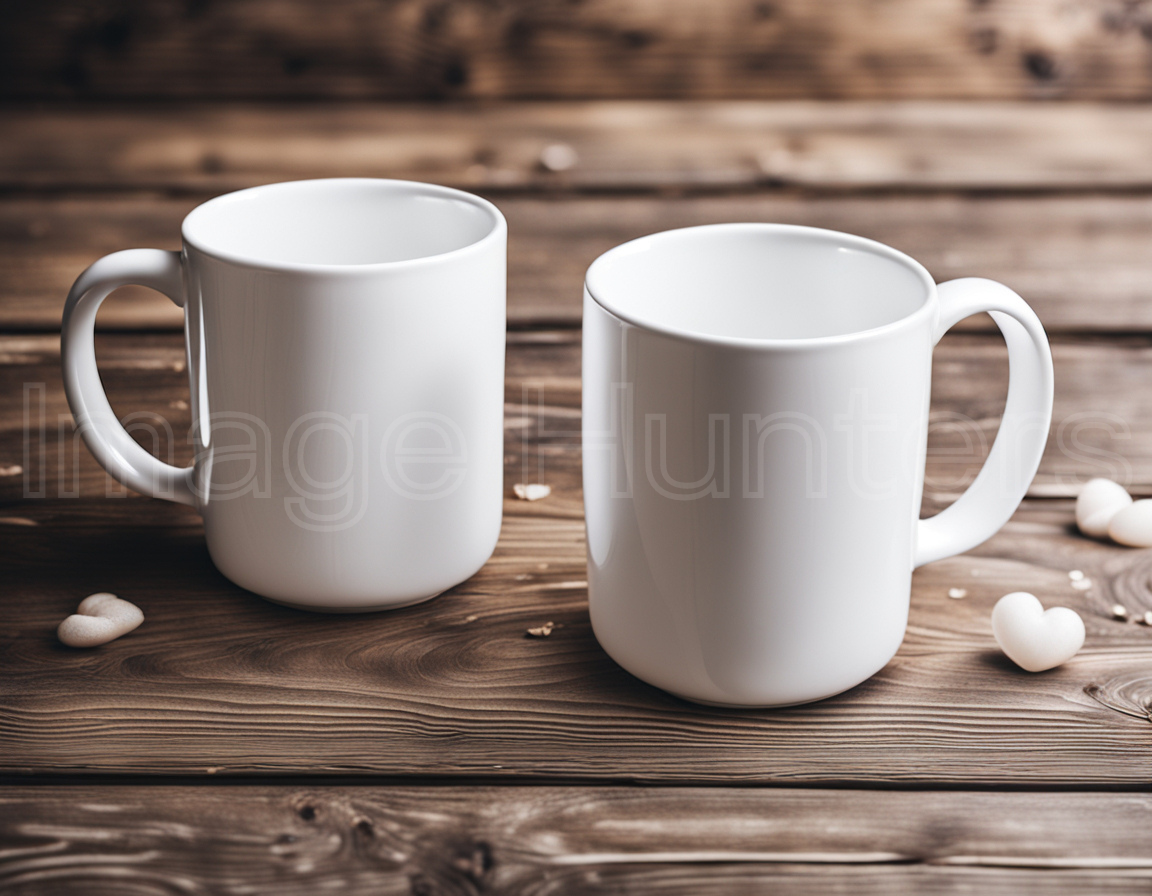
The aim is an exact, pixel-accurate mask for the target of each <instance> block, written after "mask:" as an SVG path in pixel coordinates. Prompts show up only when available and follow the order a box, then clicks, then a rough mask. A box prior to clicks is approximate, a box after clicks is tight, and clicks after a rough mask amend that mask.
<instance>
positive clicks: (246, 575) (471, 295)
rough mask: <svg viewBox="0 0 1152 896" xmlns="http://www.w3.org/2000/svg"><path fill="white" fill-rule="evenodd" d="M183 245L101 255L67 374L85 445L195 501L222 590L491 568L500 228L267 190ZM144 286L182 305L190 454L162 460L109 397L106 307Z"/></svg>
mask: <svg viewBox="0 0 1152 896" xmlns="http://www.w3.org/2000/svg"><path fill="white" fill-rule="evenodd" d="M182 234H183V245H184V248H183V251H182V252H164V251H160V250H158V249H132V250H128V251H125V252H117V253H115V254H113V255H109V256H107V257H105V258H102V259H100V260H99V261H97V262H96V263H95V264H93V265H92V266H91V267H90V268H88V270H86V271H85V272H84V273H83V274H82V275H81V276H80V278H79V279H78V280H77V281H76V283H75V285H74V286H73V287H72V292H71V294H70V295H69V297H68V302H67V305H66V307H65V309H64V329H63V343H62V344H63V364H64V382H65V387H66V391H67V395H68V401H69V403H70V404H71V407H72V412H73V414H74V416H75V418H76V420H77V424H78V426H79V428H80V431H81V432H82V434H83V437H84V440H85V442H86V443H87V445H88V447H89V449H91V451H92V453H93V454H94V455H95V456H96V459H97V460H99V461H100V463H101V464H103V466H104V467H105V469H107V470H108V472H109V473H110V474H111V475H112V476H113V477H115V478H116V479H118V480H119V481H120V482H122V483H124V484H125V485H127V486H128V487H130V488H132V489H135V490H136V491H139V492H143V493H144V494H146V495H152V496H155V497H158V498H166V499H168V500H170V501H176V502H178V503H181V504H189V505H191V506H193V507H196V508H197V509H198V510H199V511H200V513H201V514H202V515H203V518H204V531H205V536H206V539H207V542H208V549H209V552H210V553H211V555H212V559H213V561H214V562H215V564H216V566H217V567H218V568H219V569H220V571H221V572H223V573H224V575H226V576H227V577H228V578H230V579H231V580H232V581H233V582H235V583H236V584H238V585H241V586H243V587H244V588H247V589H249V590H251V591H254V592H256V593H257V594H260V595H263V596H264V597H267V598H269V599H271V600H275V601H278V602H281V603H285V604H290V605H293V606H299V607H305V608H308V609H318V610H376V609H384V608H389V607H398V606H404V605H407V604H412V603H417V602H419V601H422V600H426V599H427V598H429V597H433V596H435V595H436V594H438V593H440V592H442V591H444V590H446V589H447V588H450V587H452V586H453V585H455V584H457V583H459V582H461V581H463V580H464V579H466V578H468V577H469V576H471V575H472V574H473V573H475V572H476V571H477V570H478V569H479V568H480V567H481V566H482V565H483V564H484V562H485V561H486V560H487V559H488V557H489V556H490V555H491V553H492V550H493V548H494V547H495V544H496V539H497V536H498V534H499V530H500V519H501V512H502V502H503V450H504V439H503V402H504V341H505V264H506V243H507V227H506V224H505V222H504V218H503V216H502V215H501V214H500V212H499V211H498V210H497V209H496V207H495V206H493V205H492V204H491V203H489V202H486V201H485V200H483V199H480V198H479V197H476V196H472V195H470V194H468V193H463V192H460V191H459V190H451V189H447V188H444V187H437V186H431V185H428V184H419V183H410V182H406V181H389V180H368V179H336V180H314V181H299V182H295V183H283V184H273V185H270V186H263V187H255V188H253V189H250V190H242V191H240V192H237V193H232V194H229V195H226V196H220V197H217V198H216V199H212V200H210V201H209V202H206V203H204V204H203V205H201V206H199V207H198V208H196V209H195V210H193V211H192V212H191V214H189V215H188V217H186V218H185V219H184V223H183V227H182ZM128 283H134V284H141V285H144V286H148V287H151V288H153V289H157V290H159V291H160V292H162V293H164V294H166V295H167V296H168V297H169V298H170V299H172V301H173V302H175V303H176V304H177V305H182V306H183V307H184V312H185V334H186V338H187V349H188V372H189V379H190V384H191V398H192V401H191V408H192V421H193V436H194V439H193V441H194V447H195V462H194V464H193V466H191V467H188V468H186V469H180V468H176V467H173V466H170V465H168V464H165V463H162V462H161V461H160V460H157V459H156V458H155V457H153V456H152V455H151V454H149V453H148V452H147V451H145V450H144V449H143V448H141V447H140V446H139V445H137V443H136V442H135V441H134V440H133V439H132V437H131V436H130V435H129V434H128V433H127V432H126V431H125V430H124V428H123V427H122V426H121V425H120V423H119V421H118V420H117V418H116V415H115V414H114V413H113V411H112V409H111V407H110V406H109V404H108V399H107V397H106V396H105V394H104V390H103V388H102V386H101V383H100V376H99V373H98V372H97V369H96V357H95V354H94V350H93V325H94V323H95V319H96V311H97V309H98V308H99V306H100V303H101V302H102V301H103V300H104V298H105V296H107V295H108V293H110V292H111V291H112V290H113V289H115V288H116V287H118V286H123V285H125V284H128Z"/></svg>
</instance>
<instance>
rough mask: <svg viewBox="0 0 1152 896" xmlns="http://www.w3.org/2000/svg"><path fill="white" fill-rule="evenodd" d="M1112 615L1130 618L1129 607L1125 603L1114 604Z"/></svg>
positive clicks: (1119, 617)
mask: <svg viewBox="0 0 1152 896" xmlns="http://www.w3.org/2000/svg"><path fill="white" fill-rule="evenodd" d="M1112 615H1113V616H1115V617H1116V618H1117V619H1127V618H1128V608H1127V607H1125V606H1124V605H1123V604H1112Z"/></svg>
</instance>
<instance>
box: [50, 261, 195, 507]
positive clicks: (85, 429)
mask: <svg viewBox="0 0 1152 896" xmlns="http://www.w3.org/2000/svg"><path fill="white" fill-rule="evenodd" d="M129 284H135V285H138V286H147V287H149V288H150V289H155V290H158V291H159V292H162V293H164V295H166V296H168V298H170V299H171V300H172V301H173V302H175V303H176V304H177V305H179V306H180V307H183V306H184V272H183V265H182V264H181V261H180V253H179V252H166V251H164V250H161V249H127V250H125V251H123V252H113V253H112V254H111V255H105V256H104V257H103V258H101V259H100V260H99V261H97V262H96V263H95V264H93V265H92V266H91V267H89V268H88V270H86V271H85V272H84V273H83V274H81V275H80V276H79V277H78V278H77V279H76V282H75V283H73V284H72V290H71V292H69V293H68V301H67V302H66V303H65V304H64V321H63V325H62V327H61V332H60V359H61V362H62V365H63V368H64V393H65V394H66V395H67V396H68V405H69V406H70V407H71V408H72V416H73V417H75V418H76V426H77V427H78V428H79V430H80V435H81V436H82V437H83V439H84V444H85V445H87V446H88V450H89V451H91V452H92V454H93V455H94V456H95V458H96V460H97V461H98V462H99V463H100V465H101V466H102V467H103V468H104V469H105V470H107V471H108V473H109V475H111V476H112V478H113V479H116V480H118V481H119V482H122V483H123V484H124V485H126V486H128V488H130V489H132V490H133V491H137V492H140V493H141V494H145V495H150V496H151V497H153V498H163V499H165V500H167V501H175V502H176V503H177V504H187V505H189V506H190V507H196V506H197V501H196V494H195V492H194V490H193V487H192V467H174V466H172V465H171V464H166V463H164V462H163V461H161V460H158V459H157V458H155V457H153V456H152V455H151V454H149V453H148V452H147V451H145V450H144V449H143V448H141V447H140V445H138V444H137V443H136V440H135V439H133V438H132V436H130V435H129V434H128V431H127V430H126V429H124V427H123V426H122V425H121V424H120V421H119V420H118V419H117V418H116V414H115V412H114V411H113V410H112V406H111V405H110V404H109V403H108V396H107V395H106V394H105V393H104V386H103V384H102V383H101V382H100V372H99V371H98V370H97V368H96V344H95V340H94V336H95V328H96V312H97V310H99V308H100V303H101V302H103V301H104V299H105V298H107V296H108V294H109V293H110V292H112V290H114V289H116V288H117V287H120V286H127V285H129Z"/></svg>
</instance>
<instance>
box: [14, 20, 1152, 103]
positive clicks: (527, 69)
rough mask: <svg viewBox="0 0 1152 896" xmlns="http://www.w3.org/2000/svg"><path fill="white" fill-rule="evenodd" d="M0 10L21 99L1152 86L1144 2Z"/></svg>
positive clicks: (1043, 92)
mask: <svg viewBox="0 0 1152 896" xmlns="http://www.w3.org/2000/svg"><path fill="white" fill-rule="evenodd" d="M5 24H6V27H5V29H4V31H3V32H0V96H3V97H5V98H21V99H38V98H45V97H52V98H60V97H78V96H79V97H84V96H90V97H109V98H133V99H139V98H189V97H193V98H204V97H226V98H241V97H247V98H271V97H276V98H286V97H311V98H355V97H381V98H401V99H427V98H439V97H476V98H489V97H540V98H556V97H563V98H577V97H667V98H685V97H708V98H716V97H735V96H739V97H812V96H817V97H961V98H994V97H1000V98H1002V97H1045V98H1046V97H1054V96H1056V97H1068V96H1071V97H1082V98H1091V99H1137V98H1146V97H1148V96H1149V95H1152V77H1150V75H1149V67H1148V61H1149V47H1148V34H1149V31H1150V30H1152V27H1150V26H1152V13H1150V12H1149V11H1148V10H1147V8H1146V7H1145V5H1144V4H1143V3H1139V2H1137V3H1123V4H1122V3H1109V2H1092V0H1078V2H1073V3H1067V2H1061V0H1002V2H997V3H970V2H965V0H931V2H925V0H897V2H887V3H875V2H870V3H861V2H854V0H828V2H824V3H819V4H812V3H806V2H804V0H773V2H770V3H768V2H747V0H712V2H710V3H709V4H707V6H706V7H702V6H701V5H700V4H698V3H694V2H692V0H675V2H665V3H644V2H639V0H633V2H629V3H620V2H610V0H589V2H584V3H568V2H562V0H550V2H543V3H541V2H528V0H515V2H508V3H501V4H491V3H484V2H481V0H468V2H457V3H450V4H449V3H441V2H436V0H415V2H409V3H388V4H383V3H371V2H368V0H331V2H328V3H324V4H322V5H312V4H299V3H285V2H281V0H245V2H234V3H227V4H215V3H192V4H188V3H175V2H170V0H140V2H136V3H132V4H123V3H117V2H114V0H94V2H93V0H90V2H79V0H71V2H55V3H35V2H32V0H16V2H10V3H9V4H7V6H6V23H5Z"/></svg>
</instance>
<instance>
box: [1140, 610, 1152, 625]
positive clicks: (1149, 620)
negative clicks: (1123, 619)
mask: <svg viewBox="0 0 1152 896" xmlns="http://www.w3.org/2000/svg"><path fill="white" fill-rule="evenodd" d="M1140 624H1141V625H1152V610H1148V611H1146V612H1145V613H1144V615H1143V616H1141V617H1140Z"/></svg>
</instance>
